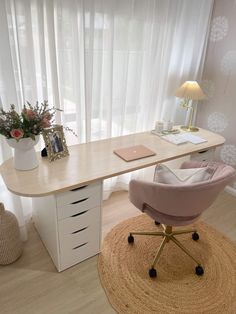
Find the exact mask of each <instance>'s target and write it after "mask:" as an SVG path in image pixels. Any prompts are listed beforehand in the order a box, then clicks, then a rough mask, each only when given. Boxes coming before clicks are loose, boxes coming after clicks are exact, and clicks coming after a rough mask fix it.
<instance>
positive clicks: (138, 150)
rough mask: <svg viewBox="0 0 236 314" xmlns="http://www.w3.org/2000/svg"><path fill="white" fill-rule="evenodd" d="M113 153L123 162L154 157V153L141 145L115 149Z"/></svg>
mask: <svg viewBox="0 0 236 314" xmlns="http://www.w3.org/2000/svg"><path fill="white" fill-rule="evenodd" d="M114 153H115V154H116V155H117V156H119V157H120V158H122V159H124V160H125V161H132V160H136V159H140V158H144V157H149V156H154V155H156V153H155V152H153V151H152V150H150V149H149V148H147V147H146V146H143V145H136V146H130V147H125V148H119V149H115V150H114Z"/></svg>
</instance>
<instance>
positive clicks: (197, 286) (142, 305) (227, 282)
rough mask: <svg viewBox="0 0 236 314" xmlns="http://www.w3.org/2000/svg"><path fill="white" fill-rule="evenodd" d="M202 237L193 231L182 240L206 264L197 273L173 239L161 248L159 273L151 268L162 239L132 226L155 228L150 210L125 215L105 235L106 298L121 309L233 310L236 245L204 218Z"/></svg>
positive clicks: (222, 313) (101, 263) (196, 313)
mask: <svg viewBox="0 0 236 314" xmlns="http://www.w3.org/2000/svg"><path fill="white" fill-rule="evenodd" d="M196 227H197V230H198V232H199V235H200V240H199V241H198V242H195V241H193V240H192V239H191V235H190V234H188V235H180V236H178V239H179V240H180V241H181V243H182V244H183V245H185V246H186V247H187V248H189V250H190V251H191V252H192V254H194V255H195V257H197V258H198V259H199V260H200V261H201V262H202V265H203V267H204V269H205V274H204V275H203V276H202V277H198V276H197V275H195V266H196V265H195V263H194V262H193V261H192V259H190V258H189V257H188V256H187V255H186V254H185V253H184V252H182V251H181V250H180V249H179V248H178V247H177V246H175V245H174V244H173V243H172V242H169V243H168V244H167V245H166V246H165V248H164V251H163V252H162V255H161V258H160V260H159V262H158V264H157V266H156V269H157V278H155V279H152V278H150V277H149V275H148V269H149V267H150V264H151V262H152V259H153V258H154V256H155V253H156V250H157V248H158V246H159V244H160V241H161V239H162V238H159V237H150V236H134V237H135V240H134V244H132V245H130V244H128V242H127V236H128V234H129V232H130V231H141V230H143V231H152V230H157V229H158V228H160V227H157V226H156V225H155V224H154V223H153V221H152V220H151V219H150V218H149V217H148V216H146V215H140V216H137V217H134V218H130V219H128V220H125V221H124V222H122V223H120V224H118V225H117V226H115V227H114V228H113V229H112V230H111V231H110V233H109V234H108V235H107V236H106V238H105V239H104V243H103V249H102V252H101V254H100V255H99V259H98V270H99V275H100V279H101V282H102V285H103V287H104V289H105V291H106V294H107V297H108V299H109V301H110V303H111V305H112V306H113V308H114V309H115V310H116V311H117V312H118V313H125V314H128V313H132V314H135V313H140V314H148V313H161V314H173V313H174V314H178V313H181V314H183V313H185V314H190V313H191V314H200V313H201V314H203V313H205V314H206V313H207V314H216V313H217V314H228V313H230V314H235V313H236V246H235V245H234V244H233V243H232V242H231V241H230V240H229V239H227V238H226V237H225V236H223V235H222V234H221V233H219V232H218V231H216V230H214V229H213V228H211V227H210V226H208V225H207V224H205V223H203V222H198V223H197V224H196Z"/></svg>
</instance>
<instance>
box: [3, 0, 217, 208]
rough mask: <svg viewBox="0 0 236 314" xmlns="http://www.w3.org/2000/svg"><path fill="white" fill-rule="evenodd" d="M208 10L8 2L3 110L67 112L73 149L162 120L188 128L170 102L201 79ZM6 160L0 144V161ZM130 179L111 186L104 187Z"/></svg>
mask: <svg viewBox="0 0 236 314" xmlns="http://www.w3.org/2000/svg"><path fill="white" fill-rule="evenodd" d="M212 6H213V0H165V1H163V0H119V1H117V0H67V1H63V0H2V1H0V34H1V49H0V96H1V103H2V105H3V106H4V107H5V108H8V107H9V105H10V103H14V104H16V105H17V106H18V108H19V109H20V108H21V107H22V105H23V103H24V102H25V101H26V100H27V101H30V102H32V103H34V102H35V101H36V100H39V101H42V100H44V99H47V100H49V103H51V104H53V105H54V106H57V107H60V108H61V109H63V110H64V111H63V114H62V115H60V116H59V115H58V117H57V120H58V122H60V123H62V124H64V125H67V126H69V127H71V128H73V130H74V131H75V132H76V133H77V134H78V138H73V137H70V136H69V135H70V134H69V133H67V134H66V136H67V143H68V144H69V145H70V144H73V143H77V142H79V143H81V142H85V141H91V140H96V139H101V138H107V137H111V136H119V135H123V134H129V133H133V132H139V131H144V130H150V129H151V128H153V126H154V122H155V121H156V120H159V119H162V120H173V121H175V123H183V122H184V119H185V114H186V112H185V111H182V110H181V109H179V106H178V103H177V101H176V99H175V98H174V96H173V95H174V91H175V89H176V88H177V87H178V86H179V85H180V84H181V83H182V82H183V81H185V80H187V79H192V80H196V79H199V78H200V76H201V72H202V67H203V62H204V56H205V49H206V41H207V36H208V28H209V23H210V17H211V11H212ZM10 154H11V151H10V149H9V148H8V147H7V146H6V144H5V143H4V141H3V140H2V139H1V159H2V160H4V159H5V158H7V157H9V156H10ZM139 175H140V173H139ZM142 175H143V173H142ZM129 179H130V175H125V176H121V177H119V178H113V179H111V180H109V181H106V182H105V189H106V190H107V191H109V192H110V191H111V190H112V189H114V188H116V187H117V186H122V187H124V186H125V185H126V184H127V183H128V181H129ZM4 193H5V192H4ZM4 197H6V196H4ZM18 203H19V204H20V202H18ZM24 205H25V204H24ZM12 207H14V206H12ZM22 207H23V206H22ZM28 207H29V208H30V206H28Z"/></svg>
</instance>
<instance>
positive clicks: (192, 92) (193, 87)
mask: <svg viewBox="0 0 236 314" xmlns="http://www.w3.org/2000/svg"><path fill="white" fill-rule="evenodd" d="M175 96H177V97H179V98H188V99H193V100H201V99H206V95H205V94H204V93H203V91H202V89H201V87H200V86H199V85H198V83H197V82H196V81H186V82H185V83H184V84H183V85H181V86H180V87H179V88H178V89H177V91H176V92H175Z"/></svg>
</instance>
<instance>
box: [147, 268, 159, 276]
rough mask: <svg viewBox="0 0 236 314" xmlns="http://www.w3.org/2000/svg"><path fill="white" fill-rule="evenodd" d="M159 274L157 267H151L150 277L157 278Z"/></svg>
mask: <svg viewBox="0 0 236 314" xmlns="http://www.w3.org/2000/svg"><path fill="white" fill-rule="evenodd" d="M156 276H157V271H156V269H155V268H150V269H149V277H151V278H155V277H156Z"/></svg>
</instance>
